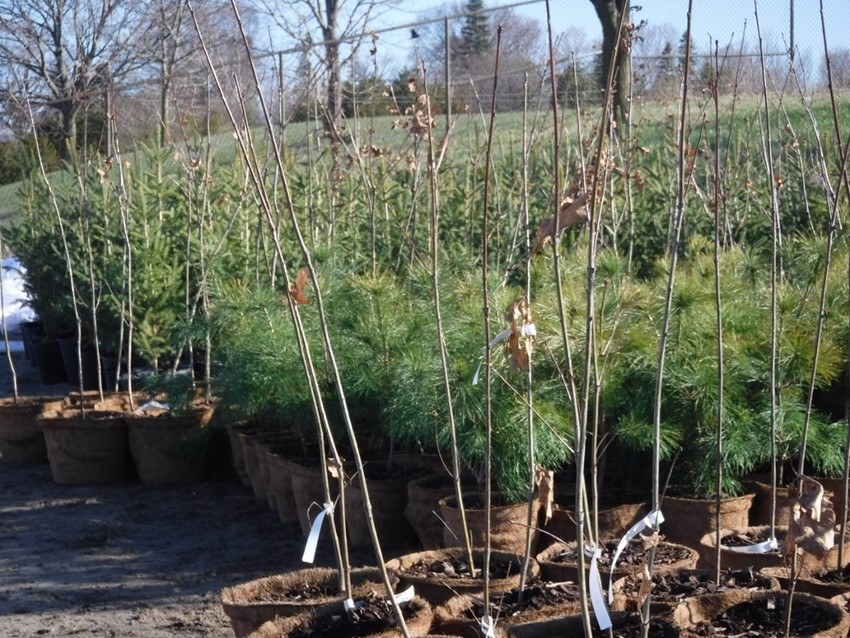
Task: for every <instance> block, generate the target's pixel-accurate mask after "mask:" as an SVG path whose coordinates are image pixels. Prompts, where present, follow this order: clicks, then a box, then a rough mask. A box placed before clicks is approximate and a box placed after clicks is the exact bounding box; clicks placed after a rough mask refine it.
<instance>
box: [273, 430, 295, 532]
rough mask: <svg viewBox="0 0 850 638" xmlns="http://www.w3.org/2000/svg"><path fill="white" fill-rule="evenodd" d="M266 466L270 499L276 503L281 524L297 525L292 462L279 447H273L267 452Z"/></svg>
mask: <svg viewBox="0 0 850 638" xmlns="http://www.w3.org/2000/svg"><path fill="white" fill-rule="evenodd" d="M266 454H267V455H268V456H267V458H266V464H267V465H268V472H269V488H268V495H267V496H268V498H269V499H272V500H273V501H274V503H275V506H274V507H273V509H274V510H275V511H276V512H277V517H278V519H280V522H281V523H284V524H289V523H297V522H298V509H297V508H296V506H295V494H293V492H292V465H293V464H292V461H290V460H289V459H288V458H286V457H284V456H283V455H282V454H281V450H280V448H279V447H278V446H275V445H273V446H271V447H270V448H269V449H268V451H267V452H266Z"/></svg>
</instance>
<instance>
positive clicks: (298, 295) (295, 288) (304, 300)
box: [289, 268, 313, 306]
mask: <svg viewBox="0 0 850 638" xmlns="http://www.w3.org/2000/svg"><path fill="white" fill-rule="evenodd" d="M308 283H310V280H309V276H308V275H307V269H306V268H302V269H301V270H299V271H298V275H297V276H296V278H295V283H294V284H290V286H289V296H290V297H292V300H293V301H294V302H295V303H297V304H300V305H302V306H310V305H312V304H313V302H312V301H310V299H309V298H308V297H307V294H306V293H305V292H304V291H305V290H306V288H307V284H308Z"/></svg>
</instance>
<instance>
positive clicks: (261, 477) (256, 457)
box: [245, 431, 292, 513]
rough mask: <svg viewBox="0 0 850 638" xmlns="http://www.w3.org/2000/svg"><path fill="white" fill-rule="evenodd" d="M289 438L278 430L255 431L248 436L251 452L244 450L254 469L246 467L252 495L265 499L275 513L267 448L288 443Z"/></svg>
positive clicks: (275, 501)
mask: <svg viewBox="0 0 850 638" xmlns="http://www.w3.org/2000/svg"><path fill="white" fill-rule="evenodd" d="M291 440H292V437H290V436H289V435H288V434H285V433H283V432H280V431H273V432H268V431H265V432H257V433H255V434H254V435H253V436H252V437H251V438H250V441H251V445H252V447H253V450H252V451H251V452H248V451H247V450H246V451H245V452H246V458H250V459H253V461H254V470H253V471H252V470H251V469H250V468H248V475H249V477H250V478H251V487H252V489H253V490H254V496H256V497H257V498H258V499H260V500H265V501H266V503H267V504H268V506H269V507H270V508H271V509H272V510H273V511H274V512H275V513H277V499H276V497H275V495H274V494H271V493H270V487H271V464H270V462H269V450H270V449H271V448H272V447H274V446H276V445H278V444H283V443H288V442H290V441H291Z"/></svg>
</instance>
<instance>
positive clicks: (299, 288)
mask: <svg viewBox="0 0 850 638" xmlns="http://www.w3.org/2000/svg"><path fill="white" fill-rule="evenodd" d="M188 6H189V11H190V13H192V14H193V15H194V8H193V7H192V4H191V2H190V3H189V5H188ZM231 6H232V9H233V15H234V17H235V19H236V22H237V24H238V25H239V28H240V35H241V37H242V40H243V45H244V46H245V49H246V52H247V56H248V60H249V63H250V65H251V70H252V79H253V84H254V88H255V89H256V90H257V91H258V96H259V100H260V105H261V110H262V116H263V118H264V122H265V125H266V133H267V134H268V135H269V138H270V140H271V142H272V144H271V147H272V149H273V151H274V153H273V154H274V157H273V165H274V167H275V169H276V176H277V178H278V179H279V180H280V184H281V187H282V195H283V199H284V207H285V211H284V212H285V213H286V214H287V215H288V218H289V222H290V225H291V228H290V230H291V231H292V233H293V235H294V237H295V240H296V242H297V244H298V247H299V250H300V252H301V258H302V260H303V261H304V263H305V264H306V265H305V267H304V269H303V271H302V272H303V273H304V276H303V278H302V277H299V281H296V282H292V281H290V279H289V275H288V273H287V270H286V267H285V264H286V262H287V260H286V258H285V255H284V252H283V249H282V246H281V243H280V239H279V237H278V235H277V225H276V223H275V218H274V216H273V211H274V206H273V205H272V204H271V203H270V202H269V200H268V197H267V196H268V192H267V190H266V188H265V185H264V182H263V176H262V175H261V174H259V173H258V172H257V171H256V170H252V182H253V183H252V186H253V187H254V189H255V191H256V194H257V195H258V198H259V199H260V200H261V203H262V211H263V213H264V215H265V216H266V222H267V224H268V226H269V228H270V229H271V231H272V238H273V240H274V242H275V252H276V255H277V259H278V260H279V261H280V262H281V264H283V265H284V268H283V274H284V278H285V281H286V284H287V286H288V287H289V290H290V291H291V292H292V293H299V292H300V293H303V288H304V287H305V286H306V284H307V282H308V281H309V283H310V284H311V285H312V289H313V291H314V300H315V306H316V311H317V315H318V319H319V328H320V331H321V339H322V345H323V347H324V353H325V356H326V358H327V362H328V367H329V369H330V373H331V375H332V378H333V381H334V386H335V389H336V392H337V397H338V400H339V404H340V411H341V413H342V418H343V422H344V425H345V429H346V432H347V434H348V438H349V444H350V446H351V450H352V456H353V458H354V462H355V464H356V468H357V472H358V474H359V476H360V481H361V492H362V495H363V506H364V510H365V515H366V522H367V526H368V528H369V533H370V536H371V540H372V546H373V549H374V550H375V554H376V559H377V563H378V567H379V570H380V571H381V575H382V579H383V583H384V586H385V588H386V592H387V596H388V598H389V602H390V604H391V606H392V608H393V612H394V614H395V616H396V620H397V622H398V625H399V628H400V630H401V631H402V633H403V634H404V636H405V638H409V632H408V629H407V626H406V624H405V622H404V617H403V615H402V612H401V608H400V606H399V601H398V600H397V599H396V597H395V595H394V592H393V586H392V583H391V581H390V577H389V574H388V573H387V571H386V566H385V564H384V558H383V552H382V550H381V545H380V540H379V538H378V532H377V529H376V527H375V520H374V516H373V514H372V504H371V500H370V497H369V490H368V484H367V481H366V475H365V471H364V463H363V458H362V455H361V454H360V449H359V446H358V442H357V438H356V436H355V432H354V426H353V423H352V420H351V415H350V412H349V410H348V404H347V401H346V395H345V390H344V387H343V384H342V378H341V374H340V371H339V366H338V364H337V361H336V356H335V353H334V348H333V344H332V340H331V336H330V330H329V327H328V321H327V313H326V311H325V305H324V301H323V298H322V292H321V288H320V286H319V281H318V276H317V273H316V269H315V265H314V261H313V257H312V254H311V251H310V249H309V247H308V246H307V243H306V241H305V238H304V235H303V234H302V232H301V227H300V222H299V220H298V216H297V214H296V208H295V202H294V200H293V194H292V189H291V187H290V183H289V178H288V174H287V172H286V170H285V167H284V161H283V157H282V155H281V152H280V146H279V144H278V142H277V138H276V128H275V126H274V124H273V121H272V117H271V111H270V110H269V107H268V104H267V102H266V100H265V97H264V94H263V91H262V88H261V87H262V84H261V81H260V77H259V74H258V72H257V70H256V66H255V65H254V61H253V58H252V56H251V51H250V42H249V39H248V37H247V34H246V32H245V31H244V28H243V24H242V21H241V17H240V13H239V10H238V7H237V6H236V4H235V2H232V3H231ZM193 22H194V19H193ZM195 27H196V29H197V30H198V34H199V36H200V37H201V38H203V34H202V32H201V31H200V28H199V25H198V24H197V22H195ZM204 54H205V56H206V57H207V62H208V64H209V65H210V71H211V73H212V74H213V78H214V80H215V83H216V87H217V89H218V90H219V92H220V94H221V95H222V98H224V97H225V96H224V90H223V86H222V85H221V82H220V80H219V79H218V75H217V73H216V68H215V65H214V64H212V61H211V60H210V58H209V57H208V54H207V51H206V49H205V52H204ZM227 108H228V115H229V117H230V120H231V125H233V126H234V131H235V132H236V133H237V141H238V143H239V148H240V152H241V153H242V154H243V157H244V158H245V159H246V160H247V161H248V163H249V165H252V166H254V167H255V169H256V164H255V163H254V162H252V161H251V160H252V158H253V157H254V151H253V150H252V148H253V147H252V145H251V142H250V133H249V131H248V130H247V129H246V130H240V128H239V127H238V126H237V121H236V118H235V116H234V115H233V113H232V111H231V110H230V109H229V107H227ZM240 132H241V133H242V135H240V134H239V133H240ZM292 306H293V305H291V307H292ZM327 434H329V432H328V433H327ZM340 474H342V470H341V468H340Z"/></svg>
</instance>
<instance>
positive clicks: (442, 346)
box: [422, 65, 475, 574]
mask: <svg viewBox="0 0 850 638" xmlns="http://www.w3.org/2000/svg"><path fill="white" fill-rule="evenodd" d="M422 76H423V85H424V87H425V99H426V103H427V104H430V94H429V91H428V76H427V74H426V72H425V66H424V65H422ZM446 131H447V133H446V138H445V139H446V142H445V144H441V145H440V148H439V149H437V148H436V147H435V145H434V137H433V135H432V133H433V128H431V127H430V126H429V128H428V178H429V185H430V225H431V228H430V240H431V246H430V253H431V268H430V275H431V290H432V291H433V292H432V296H433V297H432V298H433V302H434V328H435V333H436V334H435V336H436V339H437V345H438V347H439V351H440V368H441V373H442V374H441V380H442V383H443V392H444V397H445V405H446V421H447V425H448V428H449V440H450V444H451V454H452V459H451V460H452V479H453V482H454V490H455V498H456V499H457V506H458V511H459V512H460V522H461V530H460V531H461V535H462V537H463V538H462V539H461V541H462V542H463V547H464V549H465V550H466V560H467V562H468V564H469V571H470V574H474V573H475V560H474V557H473V554H472V539H471V537H470V535H469V526H468V525H467V522H466V507H465V506H464V502H463V480H462V476H461V462H460V450H459V448H458V440H457V420H456V419H455V412H454V400H453V398H452V396H453V393H452V385H451V380H450V372H449V352H448V347H447V345H446V335H445V330H444V328H443V306H442V293H441V281H440V250H441V246H440V184H439V179H438V176H439V170H440V166H441V164H442V160H443V158H444V157H445V152H446V149H447V148H448V139H449V137H448V136H449V133H450V132H451V124H450V123H448V122H447V124H446Z"/></svg>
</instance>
